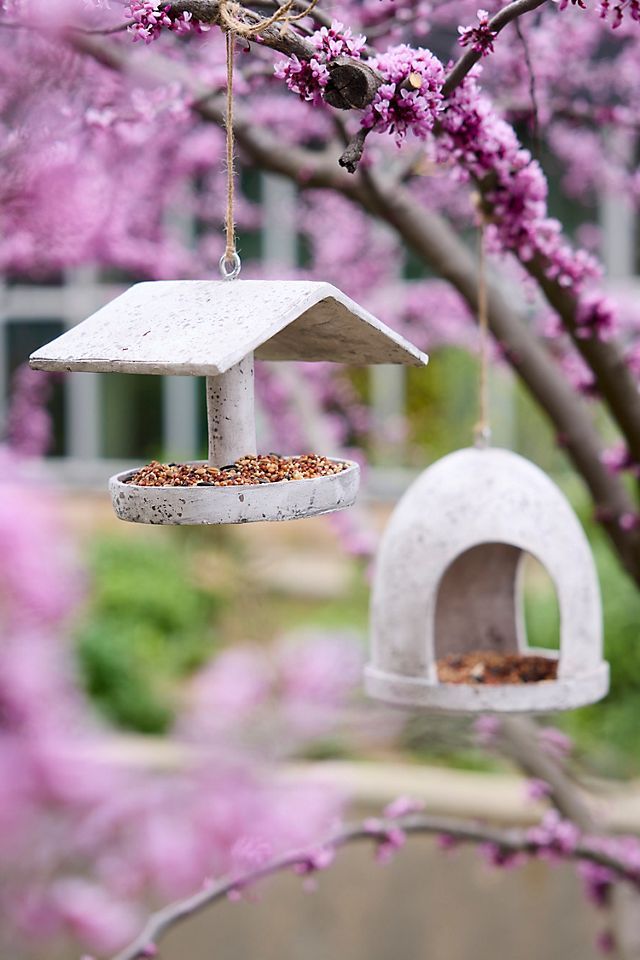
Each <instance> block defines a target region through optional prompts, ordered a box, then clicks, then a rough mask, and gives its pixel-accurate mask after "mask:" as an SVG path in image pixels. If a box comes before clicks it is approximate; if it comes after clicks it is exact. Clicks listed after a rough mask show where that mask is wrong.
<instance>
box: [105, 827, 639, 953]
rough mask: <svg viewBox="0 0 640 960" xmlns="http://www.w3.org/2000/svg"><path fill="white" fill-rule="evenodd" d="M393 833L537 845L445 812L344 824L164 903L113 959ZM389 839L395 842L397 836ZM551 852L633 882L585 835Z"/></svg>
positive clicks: (513, 849) (634, 876)
mask: <svg viewBox="0 0 640 960" xmlns="http://www.w3.org/2000/svg"><path fill="white" fill-rule="evenodd" d="M399 832H400V833H401V834H406V835H411V836H444V837H447V838H448V839H450V840H452V841H454V842H455V843H457V844H489V845H491V846H492V847H495V848H496V849H497V850H499V851H500V852H501V853H502V854H517V853H523V854H528V855H535V854H536V853H538V852H539V851H540V850H541V849H542V847H541V845H540V843H538V842H535V841H533V840H532V839H531V836H530V833H529V832H528V831H525V830H505V829H499V828H495V827H491V826H484V825H481V824H474V823H468V822H464V821H458V820H454V819H450V818H448V817H425V816H415V815H410V816H407V817H400V818H398V819H394V820H375V821H365V823H363V824H358V825H356V826H352V827H347V828H346V829H345V830H343V831H341V832H340V833H337V834H335V835H334V836H333V837H330V838H328V839H327V840H325V841H324V842H323V843H321V844H320V845H319V846H318V847H316V848H314V849H313V850H307V851H298V852H294V853H289V854H285V855H284V856H281V857H277V858H275V859H274V860H272V861H270V862H269V863H266V864H264V865H263V866H261V867H258V868H257V869H255V870H251V871H248V872H247V873H245V874H241V875H238V876H235V877H227V878H225V879H223V880H220V881H219V882H218V883H215V884H214V883H212V884H211V885H209V886H206V887H205V888H204V889H202V890H200V891H199V892H198V893H196V894H194V895H193V896H191V897H187V898H185V899H184V900H179V901H177V902H175V903H172V904H169V905H168V906H166V907H164V908H163V909H162V910H159V911H158V912H157V913H154V914H153V915H152V916H151V917H150V918H149V920H148V922H147V924H146V926H145V927H144V929H143V930H142V932H141V933H140V935H139V936H138V937H136V939H135V940H134V941H133V943H131V944H130V945H129V946H128V947H125V949H124V950H121V951H120V953H118V954H117V956H116V957H114V960H141V958H144V957H149V956H152V955H153V954H152V953H151V950H152V948H153V947H154V946H155V945H156V944H157V942H158V941H159V940H160V939H161V938H162V937H163V936H164V935H165V934H166V933H167V931H169V930H170V929H171V928H172V927H174V926H177V925H178V924H180V923H182V922H183V921H184V920H187V919H189V918H190V917H192V916H194V915H195V914H197V913H199V912H200V911H202V910H204V909H205V908H207V907H210V906H213V905H214V904H216V903H219V902H220V901H221V900H224V899H226V898H227V897H228V896H229V895H230V894H233V893H238V892H240V891H242V890H244V889H246V888H247V887H250V886H253V885H254V884H256V883H257V882H259V881H260V880H264V879H265V878H267V877H270V876H273V875H274V874H277V873H282V872H283V871H285V870H295V869H296V868H298V870H299V872H301V873H313V872H315V871H316V870H318V869H323V868H324V867H325V866H326V865H328V863H329V862H331V859H332V854H334V853H336V852H337V851H339V850H341V849H342V848H344V847H347V846H349V845H351V844H354V843H362V842H365V843H371V844H374V845H375V846H380V845H381V844H382V845H384V844H387V843H389V842H390V839H391V842H392V843H393V842H394V841H393V838H394V837H395V838H397V837H398V833H399ZM395 842H396V845H397V844H398V841H397V839H396V841H395ZM555 852H556V853H557V854H558V855H563V856H564V859H566V860H574V861H584V862H589V863H596V864H599V865H600V866H603V867H606V868H607V869H608V870H611V871H612V873H613V874H615V876H616V877H617V878H618V879H619V880H621V881H624V882H627V883H630V884H632V885H633V886H638V883H639V877H638V873H637V872H634V871H633V870H632V869H631V868H630V867H629V866H628V865H627V864H626V863H625V862H624V861H623V860H622V859H619V858H617V857H614V856H611V855H610V854H606V853H602V852H600V851H598V850H596V849H594V847H593V846H592V845H590V843H589V840H588V838H587V839H586V840H583V841H582V842H579V843H578V844H577V845H576V846H575V848H574V849H573V850H571V851H565V852H564V853H563V852H562V851H558V850H556V851H555Z"/></svg>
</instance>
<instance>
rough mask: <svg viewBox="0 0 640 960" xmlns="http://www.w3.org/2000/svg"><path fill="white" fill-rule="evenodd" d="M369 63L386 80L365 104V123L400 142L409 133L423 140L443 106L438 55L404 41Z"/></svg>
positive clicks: (442, 77) (442, 73) (442, 71)
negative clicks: (415, 47)
mask: <svg viewBox="0 0 640 960" xmlns="http://www.w3.org/2000/svg"><path fill="white" fill-rule="evenodd" d="M370 63H371V66H372V67H375V68H377V70H378V71H379V72H380V73H381V74H382V76H383V77H384V80H385V82H384V83H383V84H382V85H381V86H380V87H379V88H378V90H377V91H376V95H375V97H374V99H373V101H372V102H371V103H370V104H368V106H367V107H366V109H365V111H364V114H363V117H362V126H363V127H365V129H373V130H376V131H377V132H379V133H384V132H389V133H393V134H394V135H395V140H396V143H397V144H400V143H401V142H402V141H403V140H404V138H405V137H406V135H407V133H409V132H411V133H413V134H414V136H416V137H418V138H419V139H421V140H424V139H425V138H426V137H427V136H428V134H430V133H431V131H432V130H433V128H434V125H435V122H436V119H437V118H438V116H439V114H440V111H441V109H442V101H443V96H442V85H443V83H444V68H443V66H442V64H441V63H440V61H439V60H438V58H437V57H435V56H434V55H433V54H432V53H431V51H430V50H426V49H425V48H423V47H418V48H417V49H413V48H412V47H409V46H408V45H407V44H404V43H403V44H400V45H399V46H397V47H390V48H389V49H388V50H387V51H385V53H382V54H380V55H379V56H377V57H375V58H373V59H372V60H371V61H370ZM416 85H417V86H416Z"/></svg>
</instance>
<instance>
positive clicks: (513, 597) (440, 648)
mask: <svg viewBox="0 0 640 960" xmlns="http://www.w3.org/2000/svg"><path fill="white" fill-rule="evenodd" d="M525 589H527V590H528V592H529V594H530V596H529V597H528V598H527V600H528V602H527V603H525ZM540 601H542V603H543V604H544V606H543V607H542V606H541V607H540V608H539V609H538V610H536V604H538V603H540ZM525 608H526V610H527V613H526V615H525ZM528 623H531V624H532V627H533V629H532V635H531V639H532V640H533V644H532V645H533V646H534V648H535V647H537V646H539V647H551V648H552V647H554V646H556V647H557V645H558V634H559V617H558V606H557V598H556V595H555V589H554V585H553V582H552V581H551V578H550V577H549V575H548V573H547V571H546V570H545V568H544V567H543V566H542V564H540V563H539V561H537V560H536V559H535V558H534V557H532V556H530V555H528V554H527V553H525V552H524V551H522V550H520V548H518V547H515V546H512V545H511V544H506V543H482V544H478V545H477V546H475V547H471V548H470V549H469V550H466V551H465V552H464V553H462V554H460V556H458V557H457V558H456V559H455V560H454V561H453V563H451V564H450V566H449V567H448V568H447V570H446V571H445V573H444V575H443V577H442V579H441V580H440V584H439V588H438V593H437V598H436V608H435V623H434V652H435V658H436V661H437V663H438V674H439V676H440V678H441V680H443V682H453V683H458V682H468V683H503V682H506V683H519V682H523V683H529V682H534V681H537V680H549V679H553V678H554V677H555V673H556V658H555V657H553V655H551V658H549V657H548V656H545V654H544V651H542V650H536V649H533V650H530V649H529V646H528V642H527V641H528V634H527V625H528ZM554 627H555V631H554ZM552 633H553V634H554V636H553V637H552ZM483 654H484V655H485V656H482V655H483Z"/></svg>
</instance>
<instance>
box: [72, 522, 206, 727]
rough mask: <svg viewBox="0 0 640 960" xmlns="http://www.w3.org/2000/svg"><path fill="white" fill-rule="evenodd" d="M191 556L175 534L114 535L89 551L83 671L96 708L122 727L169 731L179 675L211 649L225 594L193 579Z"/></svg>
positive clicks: (82, 627) (82, 636)
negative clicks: (158, 539)
mask: <svg viewBox="0 0 640 960" xmlns="http://www.w3.org/2000/svg"><path fill="white" fill-rule="evenodd" d="M192 560H193V555H192V553H191V552H190V550H189V548H188V546H187V543H186V542H184V541H181V540H180V539H179V538H178V537H172V538H171V539H170V540H169V541H167V540H164V541H162V542H161V543H158V542H152V541H151V540H137V539H133V538H131V539H130V538H128V537H126V538H125V537H118V538H116V537H114V538H109V539H104V540H99V541H97V542H96V543H95V544H94V546H93V548H92V550H91V552H90V556H89V564H90V568H91V574H92V591H91V598H90V602H89V606H88V609H87V612H86V616H85V619H84V621H83V623H82V624H81V625H80V628H79V631H78V638H77V647H78V656H79V661H80V671H81V675H82V677H83V679H84V682H85V685H86V688H87V690H88V692H89V694H90V695H91V697H92V698H93V699H94V701H95V702H96V704H97V705H98V707H99V708H100V709H101V710H102V712H103V713H104V714H105V715H106V716H108V717H109V719H110V720H111V721H113V722H115V723H116V724H118V725H120V726H122V727H126V728H129V729H133V730H137V731H140V732H144V733H159V732H162V731H164V730H166V729H167V727H168V726H169V725H170V723H171V720H172V715H173V703H174V699H175V696H176V692H177V688H178V685H179V681H180V680H181V679H182V678H184V677H185V676H187V675H188V674H189V673H191V672H192V671H193V670H194V669H195V668H196V667H198V666H199V665H200V664H202V663H203V662H205V661H206V660H207V659H208V658H209V657H210V656H211V653H212V651H213V647H214V641H213V635H212V622H213V620H214V618H215V615H216V613H217V612H218V610H219V606H220V601H219V599H218V598H217V597H216V596H214V595H212V594H211V593H208V592H206V591H205V590H203V589H201V588H200V587H199V586H197V585H196V584H195V583H194V582H193V581H192V579H191V578H190V576H189V568H190V561H192Z"/></svg>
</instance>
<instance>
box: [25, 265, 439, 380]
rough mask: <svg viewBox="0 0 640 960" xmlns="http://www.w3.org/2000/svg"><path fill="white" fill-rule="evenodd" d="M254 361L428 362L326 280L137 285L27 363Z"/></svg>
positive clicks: (161, 368) (144, 368)
mask: <svg viewBox="0 0 640 960" xmlns="http://www.w3.org/2000/svg"><path fill="white" fill-rule="evenodd" d="M251 352H255V356H256V357H257V358H258V359H261V360H332V361H336V362H339V363H351V364H362V365H368V364H374V363H403V364H410V365H413V366H422V365H424V364H426V363H427V360H428V357H427V356H426V355H425V354H424V353H422V352H421V351H420V350H418V349H417V348H416V347H414V346H413V345H412V344H411V343H409V342H408V341H407V340H405V339H404V338H403V337H401V336H400V335H399V334H397V333H395V332H394V331H393V330H391V329H390V328H389V327H387V326H385V325H384V324H383V323H381V322H380V321H379V320H376V318H375V317H373V316H372V315H371V314H370V313H368V312H367V311H366V310H364V309H363V308H362V307H361V306H359V305H358V304H357V303H355V302H354V301H353V300H351V299H349V297H347V296H345V294H344V293H342V292H341V291H340V290H338V289H337V288H336V287H334V286H332V285H331V284H330V283H318V282H315V281H308V280H237V281H224V280H219V281H215V280H159V281H152V282H146V283H138V284H136V285H135V286H133V287H131V288H130V289H129V290H127V291H126V293H123V294H122V295H121V296H119V297H117V298H116V299H115V300H113V301H111V303H108V304H107V305H106V306H104V307H102V308H101V309H100V310H98V311H97V312H96V313H94V314H93V315H92V316H91V317H89V319H88V320H85V321H84V322H82V323H79V324H78V325H77V326H75V327H73V328H72V329H71V330H68V331H67V332H66V333H64V334H62V336H60V337H58V338H57V339H56V340H53V341H52V342H51V343H49V344H47V345H46V346H44V347H41V348H40V349H39V350H37V351H36V352H35V353H34V354H32V356H31V358H30V363H31V366H32V367H34V368H35V369H37V370H65V371H93V372H96V373H111V372H115V373H155V374H190V375H194V376H216V375H218V374H221V373H225V372H226V371H227V370H229V368H230V367H233V366H234V365H235V364H237V363H238V362H239V361H240V360H242V358H243V357H245V356H247V354H249V353H251Z"/></svg>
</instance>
